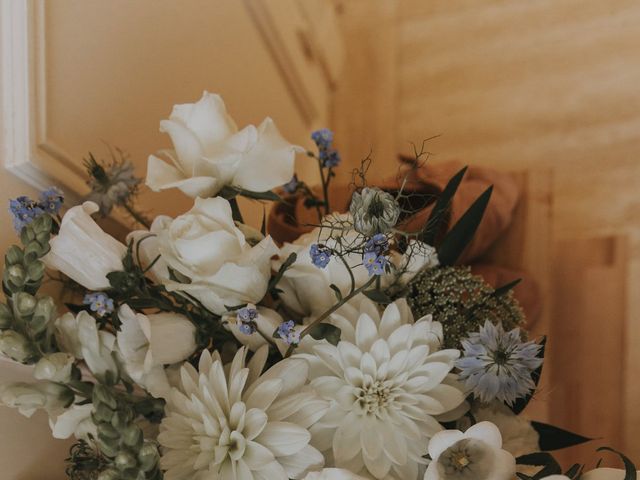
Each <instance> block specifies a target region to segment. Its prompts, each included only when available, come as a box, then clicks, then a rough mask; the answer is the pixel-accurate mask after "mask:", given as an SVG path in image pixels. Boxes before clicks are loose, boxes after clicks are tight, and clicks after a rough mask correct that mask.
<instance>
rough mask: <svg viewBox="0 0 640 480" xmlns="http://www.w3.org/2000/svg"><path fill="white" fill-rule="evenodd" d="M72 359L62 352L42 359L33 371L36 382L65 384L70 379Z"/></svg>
mask: <svg viewBox="0 0 640 480" xmlns="http://www.w3.org/2000/svg"><path fill="white" fill-rule="evenodd" d="M73 361H74V358H73V356H72V355H69V354H68V353H64V352H56V353H52V354H49V355H45V356H44V357H42V358H41V359H40V360H39V361H38V363H36V367H35V369H34V371H33V376H34V377H35V378H37V379H38V380H51V381H52V382H59V383H66V382H68V381H69V380H70V379H71V367H72V366H73Z"/></svg>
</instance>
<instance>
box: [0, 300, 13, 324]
mask: <svg viewBox="0 0 640 480" xmlns="http://www.w3.org/2000/svg"><path fill="white" fill-rule="evenodd" d="M12 324H13V313H11V309H10V308H9V307H8V306H7V305H5V304H4V303H0V329H3V330H4V329H6V328H10V327H11V325H12Z"/></svg>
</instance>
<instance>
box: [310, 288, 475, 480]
mask: <svg viewBox="0 0 640 480" xmlns="http://www.w3.org/2000/svg"><path fill="white" fill-rule="evenodd" d="M349 312H350V310H349V309H342V310H341V313H342V318H340V317H341V316H340V315H333V316H332V319H331V322H332V323H333V324H334V325H337V326H339V327H340V328H341V330H342V337H341V340H340V342H339V343H338V345H337V346H333V345H331V344H329V343H327V342H317V343H316V344H314V345H311V344H310V342H306V344H305V345H302V347H303V350H306V353H300V354H299V356H300V357H302V358H305V359H307V360H308V361H309V363H310V366H311V368H310V372H311V373H310V379H311V386H312V387H313V388H314V389H315V390H316V391H317V392H318V393H319V394H320V395H321V396H322V397H323V398H325V399H327V400H328V401H330V402H331V408H330V409H329V411H328V413H327V414H326V415H325V416H324V417H323V418H322V419H321V420H320V421H319V422H318V423H317V424H316V425H314V426H313V427H311V432H312V434H313V438H312V444H313V445H314V446H316V447H317V448H318V449H319V450H321V451H323V452H325V456H326V458H327V460H328V462H329V461H332V463H334V464H335V466H336V467H341V468H346V469H348V470H350V471H352V472H357V473H359V474H360V475H365V476H369V477H373V478H377V479H387V480H391V479H401V480H415V479H417V478H418V476H419V475H420V474H422V473H423V472H424V467H423V465H425V464H426V463H427V462H426V460H425V458H424V457H423V456H424V455H426V453H427V445H428V443H429V439H430V438H431V437H432V436H433V435H434V434H436V433H437V432H439V431H441V430H442V427H441V426H440V424H439V423H438V422H437V421H436V420H435V419H434V418H433V416H434V415H439V414H442V413H444V412H447V411H450V410H452V409H454V408H456V407H457V406H459V405H460V404H461V403H462V402H463V401H464V395H463V393H462V392H461V391H460V389H458V388H455V387H454V386H451V385H448V384H447V382H449V380H450V378H448V377H449V372H450V371H451V369H452V368H453V365H454V362H455V360H456V359H457V358H458V356H459V353H460V352H459V351H458V350H439V351H438V349H439V346H440V343H441V341H442V326H441V325H440V324H439V323H438V322H433V321H432V320H431V317H430V316H428V317H424V318H421V319H420V320H418V321H416V322H414V321H413V316H412V314H411V311H410V310H409V307H408V305H407V303H406V302H405V301H404V300H400V301H397V302H395V303H392V304H391V305H389V306H388V307H387V308H386V310H385V311H384V314H383V315H382V318H380V314H379V313H378V310H377V308H376V307H375V305H373V303H371V302H369V301H362V302H360V305H359V308H358V309H357V310H356V311H355V312H351V314H349ZM345 315H349V316H350V318H347V317H345ZM331 459H332V460H331Z"/></svg>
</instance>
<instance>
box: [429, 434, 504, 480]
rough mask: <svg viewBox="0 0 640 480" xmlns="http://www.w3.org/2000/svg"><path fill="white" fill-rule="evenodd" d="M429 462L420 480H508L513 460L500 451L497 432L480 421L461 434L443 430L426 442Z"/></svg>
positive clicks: (500, 439)
mask: <svg viewBox="0 0 640 480" xmlns="http://www.w3.org/2000/svg"><path fill="white" fill-rule="evenodd" d="M429 456H430V457H431V463H430V464H429V467H428V468H427V471H426V473H425V475H424V480H470V479H473V480H512V478H513V477H514V475H515V473H516V460H515V458H514V457H513V455H511V454H510V453H509V452H507V451H506V450H503V449H502V437H501V436H500V430H498V427H496V426H495V425H494V424H492V423H490V422H480V423H477V424H475V425H474V426H472V427H471V428H469V429H468V430H467V431H466V432H464V433H462V432H461V431H460V430H445V431H443V432H440V433H437V434H436V435H434V436H433V438H432V439H431V441H430V442H429Z"/></svg>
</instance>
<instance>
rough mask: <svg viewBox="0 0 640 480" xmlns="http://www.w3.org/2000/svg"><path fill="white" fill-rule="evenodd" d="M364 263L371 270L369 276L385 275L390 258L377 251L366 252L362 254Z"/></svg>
mask: <svg viewBox="0 0 640 480" xmlns="http://www.w3.org/2000/svg"><path fill="white" fill-rule="evenodd" d="M362 263H363V264H364V266H365V268H366V269H367V271H368V272H369V276H370V277H371V276H373V275H384V273H385V271H386V268H385V267H386V266H387V263H389V260H387V258H386V257H385V256H384V255H378V254H377V253H376V252H365V253H364V255H362Z"/></svg>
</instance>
